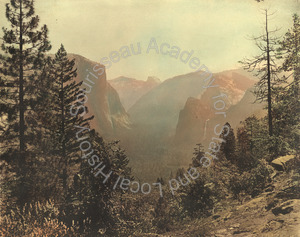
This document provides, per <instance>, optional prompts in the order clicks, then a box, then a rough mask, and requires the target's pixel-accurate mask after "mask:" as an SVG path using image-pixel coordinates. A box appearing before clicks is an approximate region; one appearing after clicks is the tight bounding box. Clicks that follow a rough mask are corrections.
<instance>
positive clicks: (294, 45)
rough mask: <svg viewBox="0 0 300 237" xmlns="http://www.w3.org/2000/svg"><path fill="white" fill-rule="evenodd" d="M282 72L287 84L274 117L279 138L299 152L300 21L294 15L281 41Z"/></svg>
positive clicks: (282, 91)
mask: <svg viewBox="0 0 300 237" xmlns="http://www.w3.org/2000/svg"><path fill="white" fill-rule="evenodd" d="M279 55H280V58H281V59H283V63H282V66H281V71H283V72H284V73H285V75H284V76H283V80H284V81H285V82H286V84H285V85H284V86H282V87H280V88H279V89H278V91H277V96H276V101H275V103H276V105H275V108H274V109H275V110H274V115H275V116H276V118H277V119H276V124H275V125H276V130H277V133H278V134H277V136H279V135H280V136H283V137H284V138H285V140H287V141H288V143H289V144H290V146H291V148H292V149H294V150H299V141H300V139H299V137H300V127H299V126H300V115H299V113H300V101H299V78H300V19H299V16H298V15H297V14H294V15H293V26H292V28H291V29H289V30H288V32H287V33H286V34H285V36H284V38H283V40H282V41H280V48H279Z"/></svg>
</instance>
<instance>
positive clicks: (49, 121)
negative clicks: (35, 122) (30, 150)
mask: <svg viewBox="0 0 300 237" xmlns="http://www.w3.org/2000/svg"><path fill="white" fill-rule="evenodd" d="M74 65H75V59H73V60H69V59H68V56H67V52H66V50H65V48H64V46H63V45H61V47H60V49H59V50H58V51H57V53H56V54H55V57H54V59H52V60H51V62H50V66H49V67H48V69H47V70H48V71H47V70H46V77H47V80H48V81H49V82H50V83H49V87H44V89H42V88H41V91H40V94H39V98H41V97H43V99H42V101H44V103H42V104H40V107H38V111H39V114H42V115H39V117H40V118H41V120H42V121H41V124H40V126H42V127H43V128H44V131H43V132H42V134H41V135H43V134H45V135H46V136H47V139H46V141H47V144H48V148H47V149H48V151H49V153H50V155H54V156H56V157H59V163H60V170H62V174H60V177H62V183H63V190H66V189H67V177H68V176H69V175H70V171H69V170H72V168H73V167H74V165H75V164H76V163H77V164H79V163H80V162H79V159H80V155H81V151H80V141H79V140H78V139H77V137H76V132H78V129H77V128H76V127H75V126H79V127H85V128H89V127H90V125H89V121H90V120H92V119H93V116H92V117H87V118H85V116H84V114H86V113H87V112H88V110H87V107H86V106H84V102H85V100H87V97H86V95H85V91H84V89H81V88H80V86H81V84H82V82H79V83H77V82H76V81H75V77H76V75H77V73H76V71H77V69H75V68H74ZM45 83H48V82H45ZM45 95H46V96H45ZM73 105H77V106H76V107H75V108H80V111H78V113H77V114H73V115H72V114H71V113H70V111H72V108H73V107H74V106H73ZM72 106H73V107H72ZM49 153H48V154H49ZM58 173H60V172H58Z"/></svg>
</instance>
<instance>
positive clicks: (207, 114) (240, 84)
mask: <svg viewBox="0 0 300 237" xmlns="http://www.w3.org/2000/svg"><path fill="white" fill-rule="evenodd" d="M215 78H216V84H218V85H219V87H215V88H209V89H207V90H206V91H205V92H204V93H203V95H202V96H201V98H199V99H197V98H188V100H187V102H186V104H185V106H184V108H183V109H182V110H181V111H180V114H179V118H178V124H177V128H176V135H175V144H176V145H179V144H181V145H184V146H186V148H187V149H192V148H193V147H192V146H194V145H195V144H197V143H202V145H204V146H207V145H208V143H209V142H210V140H211V138H212V137H213V136H214V127H215V126H216V125H217V124H220V125H223V124H225V122H229V123H230V124H231V126H232V127H233V128H235V127H236V126H238V125H239V123H240V121H242V120H244V119H245V118H247V117H248V116H251V115H252V114H256V115H258V116H260V114H263V112H262V111H263V107H264V104H253V101H254V100H255V97H254V95H253V94H252V92H251V90H252V88H251V87H252V86H253V84H254V81H253V80H251V79H249V78H247V77H244V76H243V75H241V74H239V73H236V72H234V71H233V72H232V71H229V72H223V73H218V74H216V75H215ZM222 94H223V95H225V96H222V97H220V95H222ZM217 96H219V97H218V99H214V97H215V98H216V97H217ZM219 99H222V100H223V101H224V102H225V106H224V108H223V109H222V110H219V111H218V110H216V108H214V103H215V102H216V101H217V100H219ZM218 106H220V105H218ZM216 112H225V113H226V114H225V116H226V118H225V116H224V115H223V114H219V115H218V114H216Z"/></svg>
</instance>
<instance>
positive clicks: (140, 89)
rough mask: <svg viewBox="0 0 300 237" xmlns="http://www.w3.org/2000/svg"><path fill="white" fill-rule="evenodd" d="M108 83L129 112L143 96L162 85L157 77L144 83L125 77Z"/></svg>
mask: <svg viewBox="0 0 300 237" xmlns="http://www.w3.org/2000/svg"><path fill="white" fill-rule="evenodd" d="M108 82H109V84H110V85H111V86H112V87H113V88H114V89H115V90H116V91H117V92H118V94H119V96H120V99H121V101H122V104H123V106H124V108H125V109H126V110H129V109H130V108H131V107H132V106H133V105H134V104H135V103H136V102H137V101H138V100H139V99H140V98H141V97H142V96H143V95H145V94H146V93H148V92H149V91H150V90H151V89H153V88H154V87H156V86H157V85H159V84H160V83H161V81H160V80H159V79H158V78H157V77H148V79H147V80H146V81H142V80H137V79H134V78H129V77H123V76H121V77H117V78H115V79H112V80H109V81H108Z"/></svg>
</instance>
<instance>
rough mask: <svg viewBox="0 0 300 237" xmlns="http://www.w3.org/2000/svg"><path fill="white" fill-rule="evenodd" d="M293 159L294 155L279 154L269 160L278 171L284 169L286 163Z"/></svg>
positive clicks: (286, 165)
mask: <svg viewBox="0 0 300 237" xmlns="http://www.w3.org/2000/svg"><path fill="white" fill-rule="evenodd" d="M294 159H295V156H294V155H287V156H281V157H278V158H277V159H275V160H273V161H272V162H271V165H272V166H273V167H274V168H275V169H276V170H278V171H284V170H286V168H287V167H288V164H289V163H290V162H292V161H293V160H294Z"/></svg>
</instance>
